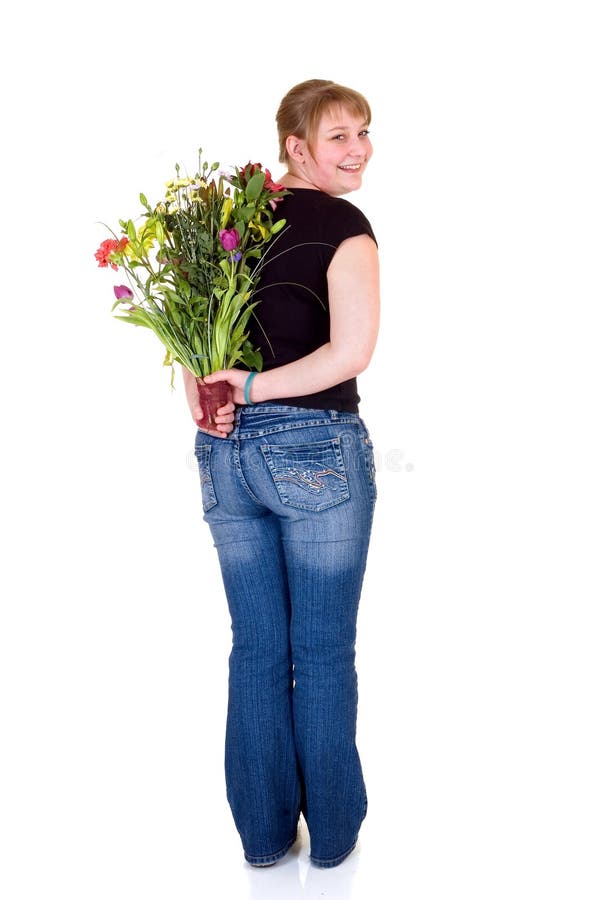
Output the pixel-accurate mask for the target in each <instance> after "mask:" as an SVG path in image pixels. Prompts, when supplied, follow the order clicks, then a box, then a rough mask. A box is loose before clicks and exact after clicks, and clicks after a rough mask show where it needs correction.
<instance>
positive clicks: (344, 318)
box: [206, 234, 379, 403]
mask: <svg viewBox="0 0 599 900" xmlns="http://www.w3.org/2000/svg"><path fill="white" fill-rule="evenodd" d="M327 281H328V291H329V312H330V317H331V327H330V340H329V341H328V342H327V343H326V344H323V345H322V346H321V347H318V349H317V350H314V351H313V352H312V353H309V354H308V355H307V356H303V357H302V358H301V359H298V360H296V361H295V362H292V363H288V364H287V365H285V366H279V367H278V368H276V369H270V370H269V371H268V372H260V373H259V374H258V375H257V376H256V377H255V378H254V380H253V382H252V385H251V391H250V397H251V400H252V402H253V403H259V402H260V401H264V400H276V399H277V398H279V397H302V396H304V395H306V394H315V393H317V392H318V391H323V390H325V389H326V388H329V387H332V386H333V385H335V384H340V383H341V382H342V381H347V380H348V379H350V378H354V377H355V376H356V375H359V374H360V372H363V371H364V369H365V368H366V367H367V366H368V363H369V362H370V359H371V357H372V354H373V351H374V347H375V344H376V339H377V334H378V327H379V265H378V251H377V247H376V244H375V242H374V241H373V240H372V238H371V237H369V236H368V235H366V234H361V235H357V236H356V237H351V238H348V239H347V240H345V241H343V243H342V244H340V245H339V247H338V248H337V250H336V252H335V255H334V256H333V259H332V261H331V264H330V265H329V268H328V272H327ZM290 327H293V323H292V322H290ZM246 378H247V372H244V371H242V370H241V369H226V370H223V371H220V372H214V373H213V374H212V375H208V376H207V377H206V381H208V382H212V381H228V382H229V384H231V385H232V387H233V400H234V402H235V403H243V402H244V396H243V388H244V385H245V381H246Z"/></svg>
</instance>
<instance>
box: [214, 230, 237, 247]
mask: <svg viewBox="0 0 599 900" xmlns="http://www.w3.org/2000/svg"><path fill="white" fill-rule="evenodd" d="M218 236H219V238H220V242H221V244H222V245H223V250H234V249H235V247H236V246H237V245H238V243H239V232H238V231H237V229H236V228H224V229H223V230H222V231H219V233H218Z"/></svg>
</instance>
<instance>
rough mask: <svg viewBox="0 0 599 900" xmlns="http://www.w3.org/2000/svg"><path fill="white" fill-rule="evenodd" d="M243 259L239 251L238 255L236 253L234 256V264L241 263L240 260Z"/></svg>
mask: <svg viewBox="0 0 599 900" xmlns="http://www.w3.org/2000/svg"><path fill="white" fill-rule="evenodd" d="M241 257H242V254H241V252H240V251H239V250H238V251H237V253H234V254H233V262H239V260H240V259H241Z"/></svg>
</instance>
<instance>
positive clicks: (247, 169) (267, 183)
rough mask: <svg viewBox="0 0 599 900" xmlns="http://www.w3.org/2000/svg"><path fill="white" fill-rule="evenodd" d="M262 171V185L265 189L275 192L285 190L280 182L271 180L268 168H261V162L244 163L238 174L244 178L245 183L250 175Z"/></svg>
mask: <svg viewBox="0 0 599 900" xmlns="http://www.w3.org/2000/svg"><path fill="white" fill-rule="evenodd" d="M262 171H264V176H265V177H264V187H265V189H266V190H267V191H272V193H273V194H275V193H276V192H277V191H284V190H285V188H284V187H283V185H282V184H276V183H275V182H274V181H273V180H272V175H271V174H270V172H269V170H268V169H264V170H263V169H262V163H253V162H249V163H246V165H245V166H244V167H243V169H240V170H239V174H240V175H241V176H242V177H243V178H244V179H245V183H246V184H247V183H248V181H249V180H250V178H251V177H252V175H255V174H256V172H262Z"/></svg>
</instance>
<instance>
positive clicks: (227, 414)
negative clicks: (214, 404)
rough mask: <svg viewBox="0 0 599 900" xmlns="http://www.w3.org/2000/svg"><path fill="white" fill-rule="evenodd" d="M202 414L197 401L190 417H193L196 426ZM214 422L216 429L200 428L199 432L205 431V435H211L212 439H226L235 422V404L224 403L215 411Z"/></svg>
mask: <svg viewBox="0 0 599 900" xmlns="http://www.w3.org/2000/svg"><path fill="white" fill-rule="evenodd" d="M202 414H203V413H202V407H201V406H200V404H199V401H198V403H196V404H195V405H194V406H193V408H192V410H191V415H192V416H193V420H194V422H195V423H196V425H197V424H198V422H199V421H200V419H201V418H202ZM214 421H215V423H216V429H212V428H200V431H205V432H206V434H211V435H212V437H221V438H226V437H227V435H228V434H230V433H231V432H232V431H233V425H234V422H235V404H234V403H225V405H224V406H221V407H220V408H219V409H217V411H216V416H215V417H214ZM198 427H199V426H198Z"/></svg>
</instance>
